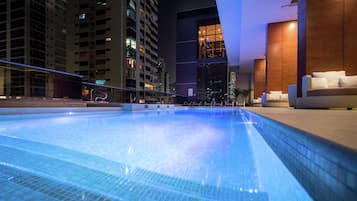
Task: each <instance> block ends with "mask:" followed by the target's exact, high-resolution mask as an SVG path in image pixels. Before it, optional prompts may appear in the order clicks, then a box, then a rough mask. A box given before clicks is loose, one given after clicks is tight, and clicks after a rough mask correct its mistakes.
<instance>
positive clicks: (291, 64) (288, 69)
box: [266, 21, 298, 93]
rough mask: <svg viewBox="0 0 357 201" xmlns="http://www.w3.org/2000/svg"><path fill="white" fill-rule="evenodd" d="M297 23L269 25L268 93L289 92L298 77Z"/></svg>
mask: <svg viewBox="0 0 357 201" xmlns="http://www.w3.org/2000/svg"><path fill="white" fill-rule="evenodd" d="M297 30H298V27H297V22H296V21H288V22H279V23H271V24H268V33H267V34H268V36H267V70H266V77H267V78H266V91H283V93H287V92H288V85H290V84H296V77H297Z"/></svg>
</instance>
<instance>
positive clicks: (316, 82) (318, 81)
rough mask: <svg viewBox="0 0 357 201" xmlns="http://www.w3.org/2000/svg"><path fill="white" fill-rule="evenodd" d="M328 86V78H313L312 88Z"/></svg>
mask: <svg viewBox="0 0 357 201" xmlns="http://www.w3.org/2000/svg"><path fill="white" fill-rule="evenodd" d="M326 88H328V84H327V79H326V78H324V77H313V78H311V89H326Z"/></svg>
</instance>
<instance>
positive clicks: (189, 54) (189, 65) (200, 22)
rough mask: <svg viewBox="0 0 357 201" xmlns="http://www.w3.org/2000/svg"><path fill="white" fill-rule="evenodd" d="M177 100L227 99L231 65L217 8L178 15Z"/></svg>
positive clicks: (218, 100)
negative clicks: (228, 61)
mask: <svg viewBox="0 0 357 201" xmlns="http://www.w3.org/2000/svg"><path fill="white" fill-rule="evenodd" d="M176 32H177V33H176V95H177V101H178V102H183V101H198V102H200V101H202V102H204V101H211V100H213V99H214V100H215V101H216V102H223V101H225V100H227V99H228V97H227V96H228V95H227V93H228V82H229V81H228V66H227V57H226V49H225V44H224V38H223V33H222V27H221V25H220V22H219V18H218V12H217V7H215V6H214V7H208V8H203V9H197V10H190V11H184V12H179V13H177V26H176Z"/></svg>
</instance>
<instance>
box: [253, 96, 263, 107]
mask: <svg viewBox="0 0 357 201" xmlns="http://www.w3.org/2000/svg"><path fill="white" fill-rule="evenodd" d="M253 106H262V98H261V97H258V98H256V99H253Z"/></svg>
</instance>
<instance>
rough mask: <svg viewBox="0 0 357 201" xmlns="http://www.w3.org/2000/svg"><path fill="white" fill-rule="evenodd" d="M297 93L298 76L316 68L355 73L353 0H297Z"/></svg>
mask: <svg viewBox="0 0 357 201" xmlns="http://www.w3.org/2000/svg"><path fill="white" fill-rule="evenodd" d="M298 3H299V6H298V9H299V11H298V12H299V14H298V15H299V57H298V95H299V96H301V77H302V76H304V75H309V74H311V73H312V72H316V71H331V70H345V71H346V73H347V75H356V74H357V37H356V36H357V1H356V0H323V1H311V0H299V1H298Z"/></svg>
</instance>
